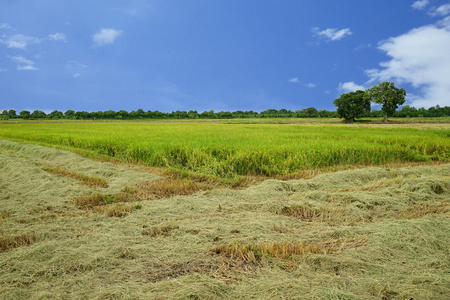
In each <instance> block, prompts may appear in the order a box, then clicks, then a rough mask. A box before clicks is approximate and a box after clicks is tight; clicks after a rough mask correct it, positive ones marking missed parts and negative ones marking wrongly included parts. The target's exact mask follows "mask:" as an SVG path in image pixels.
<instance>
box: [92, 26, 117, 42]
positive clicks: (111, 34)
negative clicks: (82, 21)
mask: <svg viewBox="0 0 450 300" xmlns="http://www.w3.org/2000/svg"><path fill="white" fill-rule="evenodd" d="M121 34H122V30H115V29H111V28H102V29H100V32H98V33H96V34H94V35H93V36H92V40H93V42H94V44H95V45H96V46H103V45H106V44H112V43H114V40H115V39H116V38H117V37H118V36H119V35H121Z"/></svg>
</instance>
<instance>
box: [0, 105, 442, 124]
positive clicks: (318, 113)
mask: <svg viewBox="0 0 450 300" xmlns="http://www.w3.org/2000/svg"><path fill="white" fill-rule="evenodd" d="M384 116H385V113H384V112H383V111H382V110H371V111H370V112H364V113H363V114H361V115H360V116H359V117H360V118H383V117H384ZM339 117H340V116H339V115H338V113H337V111H328V110H317V109H316V108H314V107H309V108H305V109H302V110H296V111H292V110H287V109H280V110H277V109H268V110H265V111H262V112H255V111H239V110H238V111H233V112H229V111H220V112H214V111H213V110H211V111H205V112H202V113H198V112H197V111H195V110H190V111H173V112H170V113H168V112H159V111H150V110H149V111H144V110H142V109H138V110H136V111H134V110H133V111H131V112H127V111H125V110H119V111H113V110H108V111H96V112H87V111H73V110H67V111H66V112H61V111H58V110H54V111H52V112H51V113H48V114H46V113H45V112H43V111H41V110H35V111H33V112H30V111H26V110H22V111H20V112H19V113H17V112H16V111H15V110H13V109H10V110H3V111H2V112H1V113H0V118H1V119H27V120H30V119H68V120H110V119H116V120H117V119H124V120H125V119H242V118H339ZM392 117H400V118H409V117H411V118H414V117H426V118H439V117H450V106H445V107H440V106H439V105H436V106H433V107H430V108H428V109H425V108H419V109H417V108H415V107H411V106H409V105H405V106H403V107H402V108H401V109H400V110H397V111H396V112H395V114H393V115H392Z"/></svg>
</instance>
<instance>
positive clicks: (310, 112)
mask: <svg viewBox="0 0 450 300" xmlns="http://www.w3.org/2000/svg"><path fill="white" fill-rule="evenodd" d="M304 112H305V115H306V117H307V118H318V117H319V111H318V110H317V109H316V108H315V107H308V108H305V109H304Z"/></svg>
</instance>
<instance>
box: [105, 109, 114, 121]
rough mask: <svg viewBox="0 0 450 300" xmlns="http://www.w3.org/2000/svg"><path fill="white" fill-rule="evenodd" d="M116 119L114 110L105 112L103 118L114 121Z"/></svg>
mask: <svg viewBox="0 0 450 300" xmlns="http://www.w3.org/2000/svg"><path fill="white" fill-rule="evenodd" d="M115 117H116V112H115V111H113V110H107V111H105V112H103V118H105V119H114V118H115Z"/></svg>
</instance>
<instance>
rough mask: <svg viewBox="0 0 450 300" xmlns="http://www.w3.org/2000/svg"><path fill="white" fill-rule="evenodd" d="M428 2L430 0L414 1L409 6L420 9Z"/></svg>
mask: <svg viewBox="0 0 450 300" xmlns="http://www.w3.org/2000/svg"><path fill="white" fill-rule="evenodd" d="M428 3H430V1H428V0H419V1H416V2H414V3H413V4H412V5H411V7H412V8H414V9H418V10H422V9H424V8H425V6H427V5H428Z"/></svg>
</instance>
